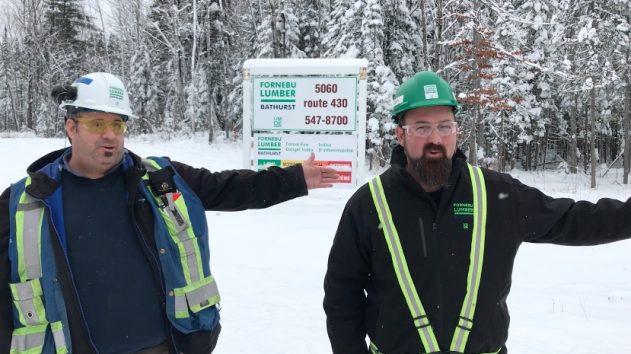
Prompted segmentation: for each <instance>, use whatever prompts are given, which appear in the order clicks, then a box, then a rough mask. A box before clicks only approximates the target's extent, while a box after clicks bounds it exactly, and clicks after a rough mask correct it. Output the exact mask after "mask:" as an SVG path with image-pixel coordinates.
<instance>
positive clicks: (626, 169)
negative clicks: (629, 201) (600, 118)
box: [622, 49, 631, 184]
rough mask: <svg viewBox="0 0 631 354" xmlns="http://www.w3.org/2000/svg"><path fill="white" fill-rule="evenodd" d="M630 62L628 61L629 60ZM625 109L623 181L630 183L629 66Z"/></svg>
mask: <svg viewBox="0 0 631 354" xmlns="http://www.w3.org/2000/svg"><path fill="white" fill-rule="evenodd" d="M629 52H631V49H628V50H627V60H628V59H631V58H629ZM627 62H628V61H627ZM625 92H626V94H625V99H624V102H625V110H624V126H623V128H622V129H623V133H624V159H623V162H622V166H623V168H622V171H623V173H622V176H623V177H622V183H624V184H628V183H629V170H630V169H631V168H630V167H631V166H630V165H631V163H630V162H631V156H630V155H631V131H630V130H631V69H629V68H628V67H627V88H626V90H625Z"/></svg>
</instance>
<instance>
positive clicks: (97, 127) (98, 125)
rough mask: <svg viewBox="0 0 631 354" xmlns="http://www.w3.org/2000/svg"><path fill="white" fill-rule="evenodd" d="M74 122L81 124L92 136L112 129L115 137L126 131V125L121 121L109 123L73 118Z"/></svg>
mask: <svg viewBox="0 0 631 354" xmlns="http://www.w3.org/2000/svg"><path fill="white" fill-rule="evenodd" d="M74 120H75V121H76V122H79V123H81V124H83V126H84V127H86V128H87V129H88V131H89V132H90V133H94V134H103V133H105V131H106V130H107V129H112V131H113V132H114V134H116V135H121V134H124V133H125V132H126V131H127V123H125V122H123V121H122V120H113V121H110V122H107V121H106V120H103V119H93V118H75V119H74Z"/></svg>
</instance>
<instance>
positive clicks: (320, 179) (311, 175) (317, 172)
mask: <svg viewBox="0 0 631 354" xmlns="http://www.w3.org/2000/svg"><path fill="white" fill-rule="evenodd" d="M314 160H315V154H314V153H313V152H311V155H309V158H308V159H306V160H305V161H303V163H302V172H303V173H304V175H305V182H306V183H307V189H314V188H328V187H333V183H335V182H337V180H338V178H339V175H338V174H337V171H335V170H334V169H332V168H330V167H322V166H316V165H315V164H314V163H313V161H314Z"/></svg>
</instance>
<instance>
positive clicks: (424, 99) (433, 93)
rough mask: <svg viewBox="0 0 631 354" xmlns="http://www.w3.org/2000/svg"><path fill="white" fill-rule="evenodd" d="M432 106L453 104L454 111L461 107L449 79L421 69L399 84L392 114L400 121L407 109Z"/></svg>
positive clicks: (393, 117)
mask: <svg viewBox="0 0 631 354" xmlns="http://www.w3.org/2000/svg"><path fill="white" fill-rule="evenodd" d="M432 106H452V107H453V109H454V113H455V112H457V111H458V109H459V107H460V105H459V104H458V101H457V100H456V96H455V95H454V92H453V90H452V89H451V86H449V84H448V83H447V81H445V80H443V78H441V77H440V76H438V74H436V73H435V72H433V71H421V72H419V73H416V75H414V76H412V77H411V78H409V79H407V80H406V81H405V82H404V83H403V84H401V86H399V89H398V90H397V93H396V95H395V98H394V107H393V108H392V112H391V114H390V116H391V117H392V119H394V120H395V121H398V119H399V117H400V116H401V113H403V112H405V111H409V110H411V109H415V108H420V107H432Z"/></svg>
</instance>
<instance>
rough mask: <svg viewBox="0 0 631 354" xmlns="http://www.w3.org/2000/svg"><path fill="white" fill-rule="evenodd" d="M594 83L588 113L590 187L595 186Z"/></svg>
mask: <svg viewBox="0 0 631 354" xmlns="http://www.w3.org/2000/svg"><path fill="white" fill-rule="evenodd" d="M594 86H595V83H594V82H592V89H591V91H590V105H591V110H590V115H589V131H590V139H589V146H590V147H589V149H590V160H591V161H590V175H591V187H592V188H596V88H595V87H594Z"/></svg>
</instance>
